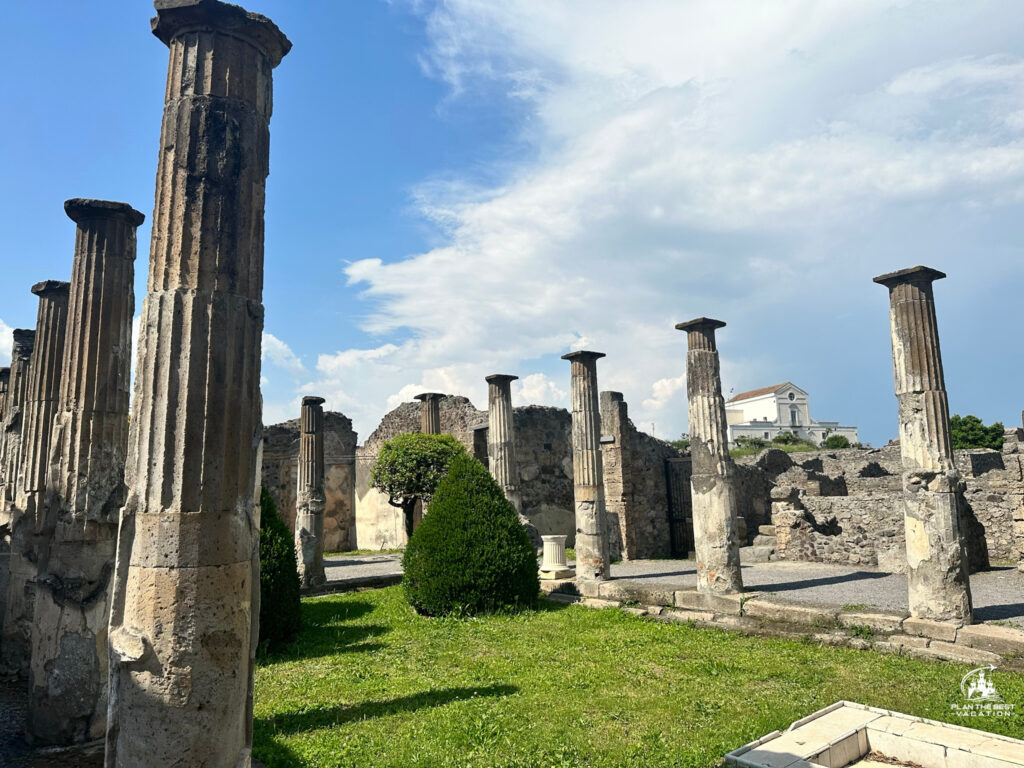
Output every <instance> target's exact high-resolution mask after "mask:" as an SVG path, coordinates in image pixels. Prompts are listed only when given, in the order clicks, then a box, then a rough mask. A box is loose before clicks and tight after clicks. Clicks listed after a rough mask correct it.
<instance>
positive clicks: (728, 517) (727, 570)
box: [676, 317, 743, 594]
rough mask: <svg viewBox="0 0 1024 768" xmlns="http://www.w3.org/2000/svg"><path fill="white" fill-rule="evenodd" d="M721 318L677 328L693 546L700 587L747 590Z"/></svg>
mask: <svg viewBox="0 0 1024 768" xmlns="http://www.w3.org/2000/svg"><path fill="white" fill-rule="evenodd" d="M724 327H725V323H723V322H722V321H721V320H711V319H709V318H706V317H698V318H696V319H695V320H690V321H689V322H686V323H679V324H678V325H677V326H676V328H677V329H678V330H680V331H686V343H687V352H686V396H687V399H688V401H689V414H690V454H691V456H692V457H693V475H692V477H691V480H690V483H691V486H692V488H693V496H692V498H693V548H694V550H695V552H696V556H697V591H698V592H705V593H715V594H722V593H730V592H742V591H743V576H742V575H741V573H740V541H739V530H738V524H737V509H736V488H735V482H736V467H735V465H734V464H733V461H732V458H731V457H730V456H729V437H728V434H729V433H728V427H727V426H726V419H725V399H724V398H723V397H722V379H721V373H720V368H719V360H718V346H717V344H716V342H715V331H716V330H717V329H718V328H724Z"/></svg>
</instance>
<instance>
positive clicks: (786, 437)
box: [729, 432, 821, 459]
mask: <svg viewBox="0 0 1024 768" xmlns="http://www.w3.org/2000/svg"><path fill="white" fill-rule="evenodd" d="M735 443H736V447H735V448H733V449H732V450H730V451H729V454H730V455H731V456H732V457H733V458H734V459H738V458H741V457H743V456H756V455H757V454H759V453H760V452H761V451H763V450H764V449H765V448H778V449H779V450H780V451H785V452H786V453H802V452H805V451H820V450H821V446H818V445H815V444H814V443H812V442H809V441H807V440H803V439H801V438H799V437H797V436H796V435H794V434H793V433H792V432H780V433H779V434H777V435H776V436H775V437H774V438H772V440H771V442H768V441H767V440H762V439H761V438H760V437H737V438H736V440H735Z"/></svg>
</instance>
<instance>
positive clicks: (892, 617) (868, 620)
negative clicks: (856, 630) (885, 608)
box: [839, 611, 906, 635]
mask: <svg viewBox="0 0 1024 768" xmlns="http://www.w3.org/2000/svg"><path fill="white" fill-rule="evenodd" d="M905 618H906V614H903V613H885V612H881V611H878V612H876V611H842V612H840V613H839V623H840V624H842V625H843V626H844V627H869V628H870V629H872V630H874V631H875V632H883V633H885V634H887V635H889V634H892V633H894V632H899V631H900V627H901V626H902V625H903V620H904V619H905Z"/></svg>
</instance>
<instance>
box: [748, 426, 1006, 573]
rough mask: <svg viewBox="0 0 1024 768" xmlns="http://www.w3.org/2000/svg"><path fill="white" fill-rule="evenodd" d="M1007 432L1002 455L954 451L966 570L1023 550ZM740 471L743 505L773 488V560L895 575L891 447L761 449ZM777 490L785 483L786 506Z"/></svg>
mask: <svg viewBox="0 0 1024 768" xmlns="http://www.w3.org/2000/svg"><path fill="white" fill-rule="evenodd" d="M1020 432H1021V430H1008V432H1007V438H1006V443H1005V445H1004V448H1003V451H1002V452H999V451H991V450H971V451H956V452H955V459H956V465H957V468H958V469H959V471H960V472H961V474H962V476H963V480H964V483H965V485H966V490H965V492H964V496H963V498H964V501H965V504H964V516H963V519H962V521H961V526H962V528H963V530H964V531H965V535H966V539H967V549H968V559H969V562H970V563H971V567H972V569H974V570H977V569H979V568H983V567H987V565H988V563H989V561H990V560H1013V561H1019V560H1020V559H1021V557H1022V550H1024V468H1022V464H1024V447H1022V445H1021V443H1022V442H1024V440H1021V439H1019V438H1018V436H1017V435H1018V433H1020ZM739 465H740V467H741V468H742V470H743V471H744V472H745V473H746V474H747V475H748V477H756V475H758V474H760V476H761V477H762V478H763V482H762V483H761V484H756V483H748V484H746V485H745V486H744V493H743V495H742V497H741V498H742V503H743V505H744V506H745V507H746V508H748V509H754V508H758V507H763V506H765V505H766V504H768V503H770V500H769V499H768V498H766V495H765V492H766V491H767V492H768V494H769V495H770V494H771V493H772V491H771V488H772V487H774V488H775V494H776V502H777V503H776V505H775V508H774V510H773V512H772V519H771V523H772V524H774V525H775V536H776V546H775V556H774V557H775V558H776V559H781V560H804V561H815V562H831V563H841V564H850V565H870V566H876V565H877V566H878V567H879V568H881V569H882V570H887V571H891V572H904V571H905V570H906V552H905V547H906V544H905V538H904V523H903V495H902V484H901V473H902V471H903V467H902V461H901V459H900V449H899V444H898V443H890V444H889V445H887V446H885V447H884V448H881V449H875V450H859V449H847V450H841V451H813V452H807V453H793V454H787V453H784V452H782V451H778V450H769V451H765V452H763V453H762V454H760V455H759V456H757V457H747V458H744V459H740V460H739ZM787 489H792V503H791V504H786V503H781V504H780V503H778V502H779V501H783V500H788V499H789V494H788V492H787Z"/></svg>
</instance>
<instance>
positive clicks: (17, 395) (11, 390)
mask: <svg viewBox="0 0 1024 768" xmlns="http://www.w3.org/2000/svg"><path fill="white" fill-rule="evenodd" d="M12 337H13V345H12V347H11V378H10V383H9V384H8V385H7V402H6V406H5V411H4V421H3V441H4V442H3V456H2V457H0V459H2V461H3V463H2V464H0V474H2V477H0V480H2V481H3V486H2V487H0V524H5V523H10V512H11V506H12V505H13V504H14V495H15V492H16V490H17V487H18V483H17V479H18V457H19V456H20V454H21V425H22V422H24V420H25V419H24V417H25V395H26V394H27V392H28V372H29V366H30V365H31V362H32V350H33V348H34V347H35V338H36V332H35V331H30V330H28V329H26V328H15V329H14V333H13V334H12Z"/></svg>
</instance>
